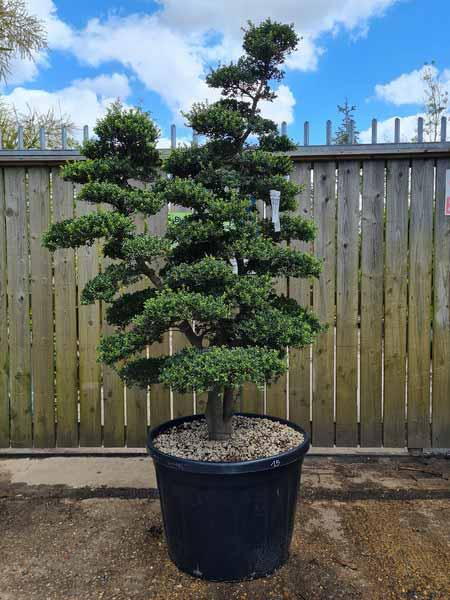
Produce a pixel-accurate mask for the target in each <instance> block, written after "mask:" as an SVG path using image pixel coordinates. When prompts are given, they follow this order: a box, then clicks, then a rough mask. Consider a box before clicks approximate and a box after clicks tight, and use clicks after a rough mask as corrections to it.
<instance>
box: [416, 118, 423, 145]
mask: <svg viewBox="0 0 450 600" xmlns="http://www.w3.org/2000/svg"><path fill="white" fill-rule="evenodd" d="M417 141H418V142H419V144H422V143H423V118H422V117H419V118H418V119H417Z"/></svg>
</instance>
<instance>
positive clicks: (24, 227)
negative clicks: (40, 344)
mask: <svg viewBox="0 0 450 600" xmlns="http://www.w3.org/2000/svg"><path fill="white" fill-rule="evenodd" d="M4 174H5V203H6V246H7V263H8V265H7V271H8V307H9V349H10V389H11V398H10V415H11V446H13V447H16V448H30V447H31V446H32V397H31V336H30V285H29V275H30V273H29V263H28V261H29V245H28V223H27V204H26V191H25V190H26V181H25V169H24V168H22V167H7V168H5V171H4Z"/></svg>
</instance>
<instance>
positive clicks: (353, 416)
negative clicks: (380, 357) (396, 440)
mask: <svg viewBox="0 0 450 600" xmlns="http://www.w3.org/2000/svg"><path fill="white" fill-rule="evenodd" d="M338 170H339V175H338V203H337V253H336V254H337V273H336V302H337V304H336V445H337V446H355V445H356V444H357V443H358V424H357V386H358V328H357V321H358V258H359V248H358V245H359V241H358V234H359V231H358V223H359V190H360V169H359V162H358V161H342V162H340V163H339V167H338Z"/></svg>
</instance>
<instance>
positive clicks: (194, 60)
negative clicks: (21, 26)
mask: <svg viewBox="0 0 450 600" xmlns="http://www.w3.org/2000/svg"><path fill="white" fill-rule="evenodd" d="M28 4H29V9H30V12H31V13H34V14H36V15H38V16H39V17H40V18H41V19H42V20H43V21H44V23H45V26H46V28H47V31H48V46H49V47H48V50H47V51H46V52H43V53H41V54H40V55H38V56H36V61H35V62H34V63H30V62H27V61H21V60H19V59H17V60H15V61H14V64H13V70H12V73H11V76H10V79H9V81H8V84H7V85H6V86H4V89H3V95H4V97H5V98H6V99H7V100H8V101H9V102H10V103H12V104H14V105H15V106H17V107H18V108H19V110H25V108H26V106H27V105H29V106H33V107H36V108H38V109H39V110H46V109H48V108H50V107H52V108H54V109H55V110H56V111H60V112H61V113H64V114H68V115H69V116H70V117H71V118H72V120H73V121H74V122H75V123H76V125H77V126H79V127H80V128H81V126H82V125H84V124H85V123H87V124H89V125H90V126H91V127H92V126H93V124H94V123H95V120H96V119H97V118H98V117H100V116H101V115H102V114H103V112H104V110H105V109H106V107H107V106H108V104H109V103H110V102H111V101H112V100H113V99H115V98H117V97H120V98H121V99H122V101H123V102H125V103H126V104H128V105H133V104H140V105H142V106H143V108H145V109H146V110H149V111H151V113H152V115H153V117H154V118H155V120H156V121H157V122H158V124H159V125H160V127H161V130H162V136H163V138H167V137H168V136H169V128H170V124H171V123H172V122H175V123H176V124H177V128H178V135H179V139H181V140H182V139H188V138H189V137H190V132H189V131H188V130H187V129H186V128H185V127H184V124H183V118H182V116H181V114H180V111H181V110H186V109H187V108H188V107H189V106H190V105H191V103H192V102H193V101H197V100H203V99H205V98H208V99H209V100H214V94H213V93H212V92H211V90H209V89H208V88H207V87H206V86H205V84H204V81H203V79H204V74H205V72H207V70H208V68H209V67H210V66H214V65H215V64H217V62H218V61H219V60H220V61H222V62H227V61H228V60H230V59H232V58H236V57H237V56H239V48H240V41H241V32H240V26H241V25H243V24H245V22H246V20H247V19H251V20H253V21H255V22H258V21H260V20H262V19H264V18H265V17H267V16H270V17H272V18H273V19H276V20H280V21H283V22H294V24H295V26H296V29H297V31H298V32H299V34H300V35H303V41H302V43H301V44H300V46H299V50H298V52H297V53H296V54H295V55H294V56H293V57H291V59H290V60H289V63H288V65H287V69H286V78H285V80H284V81H283V83H282V84H281V87H280V89H279V98H278V100H277V101H276V102H275V103H273V105H268V106H265V107H263V111H264V113H265V114H266V115H267V116H269V117H271V118H273V119H274V120H276V121H277V122H281V121H282V120H286V121H287V122H288V124H289V125H288V127H289V133H290V135H291V136H292V137H293V138H294V139H296V140H299V141H301V140H302V137H303V133H302V132H303V122H304V121H305V120H309V121H310V124H311V125H310V127H311V143H324V139H325V133H324V132H325V121H326V120H327V119H331V120H332V121H333V123H334V124H336V123H337V121H338V119H339V116H338V114H337V109H336V105H337V104H338V103H342V102H343V100H344V99H345V97H348V99H349V101H350V103H352V104H355V105H356V106H357V122H358V126H359V129H360V130H361V131H364V130H368V128H369V127H370V122H371V119H372V118H373V117H376V118H378V119H379V120H380V126H379V132H380V140H381V141H389V140H390V139H391V137H392V134H393V119H394V118H395V117H397V116H398V117H401V118H402V137H403V138H404V139H409V138H410V137H411V136H412V135H414V129H415V122H416V119H417V116H419V115H420V114H421V111H422V110H423V108H422V103H423V84H422V80H421V68H422V67H423V64H424V63H425V62H427V61H431V60H434V61H435V63H436V74H437V75H439V76H440V77H441V78H442V81H443V84H444V85H445V86H447V87H448V88H449V89H450V53H449V52H448V43H447V40H448V24H449V18H448V8H449V6H448V0H266V1H264V0H159V1H156V2H155V1H151V0H90V1H88V0H77V1H76V2H74V1H73V0H28ZM367 136H368V133H363V135H362V138H363V140H364V139H365V137H367ZM161 144H162V145H166V144H167V141H166V139H163V140H162V141H161Z"/></svg>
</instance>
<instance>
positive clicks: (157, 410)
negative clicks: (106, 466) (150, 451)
mask: <svg viewBox="0 0 450 600" xmlns="http://www.w3.org/2000/svg"><path fill="white" fill-rule="evenodd" d="M167 218H168V207H167V205H166V206H164V207H163V208H162V209H161V210H160V211H159V213H158V214H157V215H155V216H153V217H150V221H149V233H151V234H152V235H158V236H162V235H164V234H165V231H166V228H167ZM148 351H149V356H161V355H167V354H169V352H170V344H169V333H168V332H167V333H165V334H164V337H163V340H162V342H158V343H155V344H152V345H151V346H150V347H149V350H148ZM170 418H171V410H170V389H169V388H168V387H167V386H165V385H162V384H161V383H155V384H153V385H151V386H150V422H151V426H152V427H156V426H157V425H159V424H160V423H163V422H164V421H168V420H169V419H170Z"/></svg>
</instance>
